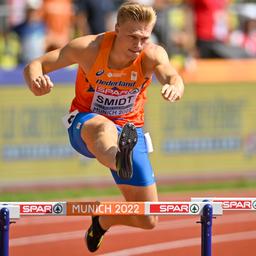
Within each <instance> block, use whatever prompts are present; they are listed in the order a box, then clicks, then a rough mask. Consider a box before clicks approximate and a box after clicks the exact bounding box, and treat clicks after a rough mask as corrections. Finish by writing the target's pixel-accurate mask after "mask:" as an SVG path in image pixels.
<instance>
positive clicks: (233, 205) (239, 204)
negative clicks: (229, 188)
mask: <svg viewBox="0 0 256 256" xmlns="http://www.w3.org/2000/svg"><path fill="white" fill-rule="evenodd" d="M214 202H220V203H222V207H223V209H226V210H250V209H252V201H251V200H217V201H214Z"/></svg>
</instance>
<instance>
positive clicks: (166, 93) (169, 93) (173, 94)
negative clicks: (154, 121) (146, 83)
mask: <svg viewBox="0 0 256 256" xmlns="http://www.w3.org/2000/svg"><path fill="white" fill-rule="evenodd" d="M161 93H162V96H163V98H164V99H165V100H168V101H171V102H175V101H177V100H179V99H180V98H181V92H180V90H179V88H177V86H175V85H171V84H165V85H163V87H162V90H161Z"/></svg>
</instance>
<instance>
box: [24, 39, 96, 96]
mask: <svg viewBox="0 0 256 256" xmlns="http://www.w3.org/2000/svg"><path fill="white" fill-rule="evenodd" d="M91 42H92V38H91V37H90V36H87V37H82V38H77V39H74V40H72V41H71V42H70V43H68V44H67V45H66V46H64V47H63V48H60V49H57V50H54V51H51V52H48V53H46V54H44V55H43V56H41V57H39V58H37V59H35V60H33V61H32V62H30V63H29V64H28V65H27V66H26V67H25V69H24V78H25V81H26V83H27V85H28V87H29V89H30V90H31V91H32V92H33V93H34V95H36V96H41V95H44V94H47V93H49V92H50V91H51V89H52V88H53V83H52V81H51V79H50V78H49V76H47V75H46V74H47V73H49V72H52V71H54V70H57V69H60V68H63V67H66V66H69V65H72V64H75V63H79V62H80V59H81V56H83V54H84V53H85V54H86V52H87V51H86V50H87V49H88V48H89V44H90V43H91Z"/></svg>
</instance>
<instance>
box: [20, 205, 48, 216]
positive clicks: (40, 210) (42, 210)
mask: <svg viewBox="0 0 256 256" xmlns="http://www.w3.org/2000/svg"><path fill="white" fill-rule="evenodd" d="M20 213H21V214H34V215H36V214H38V215H43V214H48V213H52V205H51V204H21V205H20Z"/></svg>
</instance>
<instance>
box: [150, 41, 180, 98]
mask: <svg viewBox="0 0 256 256" xmlns="http://www.w3.org/2000/svg"><path fill="white" fill-rule="evenodd" d="M153 55H154V62H155V65H154V73H155V75H156V78H157V80H158V81H159V82H160V83H161V84H162V85H163V86H162V90H161V93H162V96H163V98H164V99H165V100H168V101H171V102H175V101H177V100H180V99H181V97H182V96H183V93H184V83H183V80H182V78H181V76H180V75H179V74H178V72H177V71H176V70H175V68H174V67H173V66H172V65H171V63H170V60H169V57H168V54H167V53H166V51H165V50H164V49H163V48H162V47H161V46H156V48H155V49H154V54H153Z"/></svg>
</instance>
